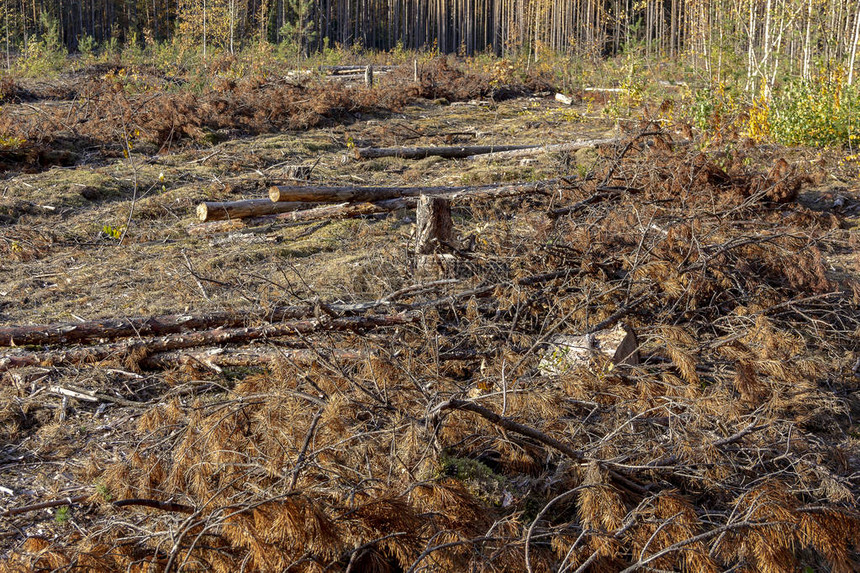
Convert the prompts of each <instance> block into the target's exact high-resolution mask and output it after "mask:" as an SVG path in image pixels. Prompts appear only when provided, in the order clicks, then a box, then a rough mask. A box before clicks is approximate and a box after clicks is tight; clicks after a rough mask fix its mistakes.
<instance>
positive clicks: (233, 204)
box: [197, 199, 313, 222]
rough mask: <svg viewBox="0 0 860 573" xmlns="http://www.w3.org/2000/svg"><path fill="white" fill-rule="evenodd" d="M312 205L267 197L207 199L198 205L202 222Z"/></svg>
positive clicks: (297, 209)
mask: <svg viewBox="0 0 860 573" xmlns="http://www.w3.org/2000/svg"><path fill="white" fill-rule="evenodd" d="M310 207H313V205H311V204H308V203H301V202H294V203H277V204H276V203H273V202H272V201H269V200H267V199H243V200H241V201H225V202H220V203H219V202H211V201H207V202H204V203H200V204H199V205H198V206H197V218H198V219H200V221H202V222H206V221H222V220H224V219H242V218H245V217H260V216H262V215H277V214H278V213H288V212H290V211H300V210H302V209H308V208H310Z"/></svg>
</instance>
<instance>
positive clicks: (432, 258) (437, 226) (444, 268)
mask: <svg viewBox="0 0 860 573" xmlns="http://www.w3.org/2000/svg"><path fill="white" fill-rule="evenodd" d="M415 219H416V225H415V257H416V260H415V263H416V265H415V272H416V276H417V277H419V278H421V279H429V278H441V277H448V276H451V275H452V274H454V273H455V272H456V271H457V268H456V267H457V259H456V257H455V256H454V255H453V254H451V251H452V250H453V247H454V246H455V245H454V241H455V239H454V221H453V220H452V219H451V202H450V201H449V200H448V199H445V198H444V197H431V196H429V195H421V196H420V197H419V198H418V205H417V207H416V210H415Z"/></svg>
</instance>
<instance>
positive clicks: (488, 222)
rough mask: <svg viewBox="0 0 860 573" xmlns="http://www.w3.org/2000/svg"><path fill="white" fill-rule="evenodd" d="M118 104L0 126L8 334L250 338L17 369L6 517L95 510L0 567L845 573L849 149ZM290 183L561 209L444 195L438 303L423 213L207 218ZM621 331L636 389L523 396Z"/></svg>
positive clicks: (386, 94) (10, 391)
mask: <svg viewBox="0 0 860 573" xmlns="http://www.w3.org/2000/svg"><path fill="white" fill-rule="evenodd" d="M110 73H113V74H114V75H116V74H117V73H118V70H113V71H111V70H98V74H97V76H98V78H102V79H99V80H98V81H93V82H90V83H87V82H86V81H83V80H80V81H76V80H75V78H72V79H71V80H70V81H69V82H67V83H63V82H60V83H59V84H58V86H55V88H52V89H56V90H59V91H58V95H57V98H56V100H55V101H46V98H45V97H44V95H45V93H43V94H42V96H43V97H41V98H40V97H37V96H33V94H32V90H31V91H30V92H27V93H25V89H26V86H23V85H22V86H18V88H17V89H19V91H20V96H19V98H18V100H19V101H18V103H14V104H10V105H9V106H7V108H6V110H5V111H6V115H5V116H4V117H6V121H7V122H12V123H8V124H7V131H8V126H9V125H13V124H14V125H15V126H16V127H15V129H18V130H20V133H21V134H22V135H21V137H22V139H25V140H26V144H24V145H21V146H19V148H18V150H17V151H15V152H14V153H13V152H12V151H8V152H7V151H4V152H3V153H6V155H3V153H0V156H2V157H0V159H2V161H5V162H6V163H5V165H6V167H7V168H8V169H11V171H10V172H9V173H8V174H7V175H6V176H5V178H4V179H3V181H2V185H3V191H2V192H0V330H2V328H3V327H9V326H14V325H26V324H49V323H76V322H77V323H83V322H84V321H93V320H101V319H104V320H107V319H129V318H131V317H143V318H146V317H154V316H163V315H180V316H186V317H188V316H191V317H200V316H203V315H214V314H216V313H222V315H226V314H230V315H231V316H232V317H234V318H232V319H231V320H233V323H230V324H228V323H227V322H224V321H222V323H217V324H215V323H213V327H212V328H210V329H208V330H206V332H208V333H210V334H212V333H215V335H218V334H221V335H224V333H225V332H227V331H228V330H229V329H231V328H233V329H235V328H240V327H241V328H244V329H245V331H244V334H245V338H241V336H240V337H239V338H235V337H234V338H231V339H230V342H228V343H208V344H201V345H199V346H195V347H190V348H181V347H180V348H178V349H177V350H175V351H160V352H157V353H156V352H153V351H152V350H151V348H152V347H153V343H154V342H157V341H162V342H163V341H164V340H166V339H167V338H168V337H169V336H176V337H181V336H190V332H188V331H186V332H180V333H178V334H170V335H168V334H165V335H163V336H161V337H159V336H156V335H147V334H142V333H140V334H139V335H138V336H137V337H131V338H130V339H129V340H130V342H129V343H127V344H126V343H120V344H118V345H117V346H113V347H110V346H108V345H109V344H111V343H116V341H115V340H114V341H112V340H108V339H107V338H105V339H100V338H99V337H98V336H94V337H92V338H91V339H90V340H87V341H84V342H82V343H80V344H79V343H76V342H73V341H69V342H67V343H65V344H58V345H30V346H23V347H21V346H22V345H21V344H17V345H15V344H14V340H12V341H11V342H12V343H13V344H12V345H14V346H17V348H13V347H11V346H12V345H10V347H8V348H3V349H2V350H0V370H2V371H3V372H2V382H0V428H2V429H0V440H2V441H0V486H2V489H0V500H2V503H3V507H4V508H8V509H11V508H20V507H27V506H31V505H33V504H37V503H39V502H43V501H50V500H60V501H62V500H63V499H66V498H74V501H75V504H74V505H72V506H71V507H68V506H65V505H62V504H58V505H57V506H56V507H52V508H47V509H44V508H43V509H34V510H32V511H24V512H20V513H17V512H16V513H15V514H14V515H12V514H7V515H6V516H4V517H0V545H2V547H3V556H4V559H5V563H4V564H2V565H0V569H3V570H9V571H16V570H32V569H58V568H71V569H75V568H81V569H84V568H86V569H95V570H106V571H107V570H117V569H127V568H128V569H130V570H165V569H169V570H174V571H175V570H188V571H192V570H210V569H214V570H225V571H226V570H230V571H236V570H238V569H239V568H242V567H244V568H246V569H248V570H267V571H284V570H294V571H324V570H353V571H372V570H375V571H431V570H432V571H439V570H449V571H463V570H481V571H515V570H516V571H522V570H530V571H577V570H579V571H585V570H588V571H620V570H625V571H627V570H630V571H632V570H648V568H650V569H651V570H655V569H656V570H679V569H682V568H683V569H685V570H691V571H692V570H695V571H723V570H730V569H731V570H747V571H786V570H802V569H803V568H804V567H810V568H812V570H833V571H853V570H856V569H857V568H858V567H860V562H858V559H860V553H858V550H860V545H858V544H860V514H858V512H857V510H856V507H857V502H858V493H860V483H858V480H860V477H859V476H860V454H858V451H860V448H858V446H860V426H858V423H857V420H858V416H860V394H858V387H860V378H858V372H860V342H858V340H860V239H858V232H860V184H858V181H857V175H856V173H853V172H852V170H851V167H850V165H848V166H846V164H845V163H844V162H842V157H841V154H840V153H839V152H838V151H828V152H820V151H818V150H812V149H800V148H795V149H785V148H781V147H778V146H772V145H755V144H753V143H752V142H749V141H743V140H742V139H741V138H734V137H726V138H725V139H724V140H722V141H719V140H713V139H711V140H709V141H706V140H705V139H704V138H703V137H702V136H701V134H698V133H695V132H693V131H691V130H690V129H689V127H687V126H684V125H682V124H680V123H676V122H674V121H668V120H666V119H665V118H664V117H663V116H661V115H659V114H661V113H662V114H664V115H665V113H664V112H667V111H668V110H669V109H670V106H668V104H667V105H663V106H661V103H662V102H661V101H655V102H647V103H648V105H649V109H650V110H653V111H652V112H644V113H643V112H642V111H641V110H639V109H637V110H636V111H635V113H634V115H635V116H636V117H635V118H633V117H631V118H629V119H621V120H618V119H613V118H610V117H607V116H605V115H603V114H602V113H601V111H602V109H603V107H604V105H607V104H609V105H611V104H612V101H611V97H612V96H609V97H608V98H607V96H606V95H600V94H597V95H594V96H593V99H592V100H590V101H589V100H588V99H587V98H586V99H585V100H581V99H578V100H577V103H575V104H574V105H572V106H566V105H563V104H560V103H558V102H557V101H555V100H554V99H553V95H554V92H553V91H544V90H546V88H547V87H548V86H545V85H517V86H501V87H500V86H490V85H488V84H487V83H481V81H480V78H473V77H469V76H468V75H465V76H464V75H463V74H460V73H458V72H455V71H453V70H450V69H448V68H447V67H446V66H444V65H438V66H437V67H436V68H434V69H430V70H428V71H427V74H426V76H422V78H421V81H420V82H419V83H418V84H417V85H416V84H415V82H411V81H410V76H411V74H412V70H411V69H403V70H399V71H395V72H392V74H391V75H390V77H389V78H388V79H380V80H379V84H378V85H377V87H376V88H372V89H371V88H366V87H363V86H359V85H342V84H340V83H337V82H334V83H333V82H328V81H323V80H318V79H314V80H311V81H308V82H305V81H304V80H303V81H298V82H294V81H293V80H289V81H287V80H283V81H282V80H278V81H272V82H271V84H270V85H269V84H267V85H262V84H257V85H255V86H248V85H244V84H235V83H232V84H231V83H229V82H227V83H225V84H224V85H221V86H219V87H217V88H216V89H213V90H211V91H204V92H202V93H197V94H189V92H186V91H182V90H174V89H173V88H171V87H170V85H168V84H169V83H170V80H169V79H164V78H162V79H161V80H159V81H161V82H162V83H161V84H159V85H157V86H153V87H152V89H151V90H150V89H142V90H141V91H140V92H139V93H138V94H137V95H135V96H134V97H131V98H130V97H128V96H127V94H126V92H122V91H114V92H112V91H111V90H110V89H106V87H105V80H103V77H104V76H105V75H107V74H110ZM398 74H399V75H398ZM78 79H80V78H78ZM141 81H143V80H141ZM153 82H154V80H153ZM69 84H71V85H69ZM108 86H109V83H108ZM63 89H65V91H63ZM88 90H89V91H88ZM374 90H377V91H374ZM43 91H44V90H43ZM6 93H10V90H6ZM28 93H29V95H27V94H28ZM573 95H577V94H573ZM578 95H579V96H582V95H585V94H578ZM667 95H671V94H667ZM10 108H11V109H10ZM657 110H661V111H659V112H658V111H657ZM111 113H113V114H114V115H111ZM643 115H644V116H645V117H649V118H651V119H652V120H653V121H646V120H643V119H641V118H642V117H643ZM25 133H26V137H25V136H24V134H25ZM34 134H38V135H36V136H34ZM118 134H119V135H121V137H117V135H118ZM608 137H619V138H622V141H621V142H620V143H618V144H614V145H602V146H597V147H595V148H589V149H583V150H579V151H576V152H572V153H552V154H543V155H537V156H535V157H531V158H528V159H520V158H516V159H492V158H491V159H482V158H476V159H472V160H461V159H457V160H446V159H441V158H432V157H431V158H426V159H422V160H417V161H416V160H407V159H399V158H380V159H372V160H368V161H357V160H355V159H354V157H353V153H354V150H355V149H356V148H363V147H369V146H373V147H392V146H434V145H510V144H550V143H564V142H568V141H571V140H576V139H597V138H608ZM128 151H130V152H131V153H130V154H128V155H129V157H125V155H126V154H127V152H128ZM51 163H61V164H62V163H68V164H69V165H68V166H65V167H64V166H50V164H51ZM295 165H305V166H312V170H311V175H310V183H318V184H325V185H338V186H347V185H355V186H417V185H428V186H463V185H466V186H469V185H481V184H490V183H497V182H539V181H549V180H552V181H554V183H552V184H551V185H550V186H549V187H548V188H547V189H544V190H543V191H542V192H540V193H530V194H527V195H521V196H516V197H501V198H493V199H489V200H488V199H480V198H470V197H469V195H468V194H466V195H463V196H461V197H458V198H456V199H455V200H454V201H453V207H454V225H455V233H456V235H457V237H458V240H457V243H458V244H457V245H455V247H456V248H455V249H454V255H455V258H456V263H455V264H454V265H453V268H448V269H442V270H439V271H438V273H437V274H435V275H433V276H430V277H428V276H421V275H420V274H417V272H416V261H415V257H414V255H413V254H412V247H413V245H412V242H413V239H412V237H411V233H412V231H413V227H414V218H415V212H414V210H401V211H397V212H394V213H391V214H385V215H373V216H367V217H361V218H349V219H336V220H320V221H312V222H307V223H291V222H289V221H288V220H285V219H277V218H272V219H268V220H263V221H260V220H256V221H255V222H254V223H252V224H245V223H242V222H231V223H230V224H226V225H220V226H215V225H209V226H207V225H201V224H199V223H198V222H197V221H196V219H195V215H194V213H195V211H194V209H195V207H196V205H197V204H198V203H199V202H201V201H228V200H237V199H244V198H252V197H253V198H261V197H265V196H266V192H267V189H268V188H269V187H270V186H272V185H277V184H305V183H307V182H302V181H294V180H292V179H291V177H292V174H293V173H294V170H293V169H292V168H293V166H295ZM22 169H24V170H26V171H30V172H28V173H22V172H21V170H22ZM130 214H131V216H130ZM350 305H351V306H350ZM284 309H290V310H289V311H286V310H284ZM219 316H221V315H219ZM235 317H238V318H235ZM616 324H624V325H626V326H627V327H628V328H630V329H632V330H634V331H635V332H636V334H637V337H638V341H639V345H640V349H639V352H640V354H641V363H640V364H638V365H635V366H628V365H612V364H608V363H607V362H606V361H605V360H603V359H601V358H600V357H599V356H595V357H594V359H593V360H591V361H590V362H589V363H588V364H581V365H579V366H576V367H574V368H572V369H570V370H568V371H567V372H564V373H562V374H560V375H557V374H550V373H547V372H546V370H545V369H542V368H540V367H539V362H540V359H541V357H542V356H543V354H544V353H545V351H546V347H547V343H548V341H549V340H550V339H551V338H552V337H553V336H554V335H557V334H562V333H567V334H584V333H588V332H592V331H594V330H595V329H597V328H609V327H612V326H615V325H616ZM255 329H257V330H255ZM266 329H269V330H266ZM230 332H231V333H232V331H230ZM248 332H253V333H256V334H253V336H254V337H256V338H249V336H250V335H248ZM233 335H234V334H231V336H233ZM235 336H239V334H236V335H235ZM135 339H136V342H135ZM105 349H106V350H105ZM219 349H220V350H219ZM103 350H104V352H102V351H103ZM62 352H71V353H74V352H77V354H69V355H67V356H65V355H62ZM100 352H101V354H100ZM87 353H90V354H89V357H88V355H87ZM105 353H106V354H105ZM21 356H32V357H35V358H36V359H37V360H38V361H40V362H41V363H40V364H38V365H36V366H29V367H24V368H17V367H14V368H13V367H11V366H9V364H11V363H12V362H13V361H14V359H15V357H21ZM4 360H5V362H4ZM75 393H77V396H76V395H75ZM84 496H85V497H84ZM733 568H734V569H733Z"/></svg>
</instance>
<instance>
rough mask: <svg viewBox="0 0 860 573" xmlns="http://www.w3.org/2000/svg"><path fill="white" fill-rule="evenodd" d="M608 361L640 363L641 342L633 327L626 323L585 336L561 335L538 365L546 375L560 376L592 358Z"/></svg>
mask: <svg viewBox="0 0 860 573" xmlns="http://www.w3.org/2000/svg"><path fill="white" fill-rule="evenodd" d="M595 358H596V359H598V360H603V361H608V362H609V363H610V364H611V365H612V366H613V367H614V366H617V365H621V364H626V365H628V366H636V365H637V364H639V361H640V359H639V342H638V341H637V339H636V333H635V332H633V329H632V328H629V327H627V326H624V325H622V324H618V325H616V326H615V327H614V328H609V329H606V330H598V331H597V332H594V333H591V334H584V335H582V336H569V335H557V336H554V337H553V338H552V339H550V341H549V350H547V351H546V353H545V354H544V355H543V356H542V357H541V360H540V363H539V364H538V369H539V370H540V372H541V374H543V375H544V376H558V375H560V374H564V373H565V372H567V371H568V370H570V369H571V368H574V367H576V366H587V365H589V364H590V363H591V361H592V359H595Z"/></svg>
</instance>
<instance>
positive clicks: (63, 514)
mask: <svg viewBox="0 0 860 573" xmlns="http://www.w3.org/2000/svg"><path fill="white" fill-rule="evenodd" d="M54 521H56V522H57V523H60V524H62V523H68V521H69V506H68V505H63V506H61V507H58V508H57V512H56V513H55V514H54Z"/></svg>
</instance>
